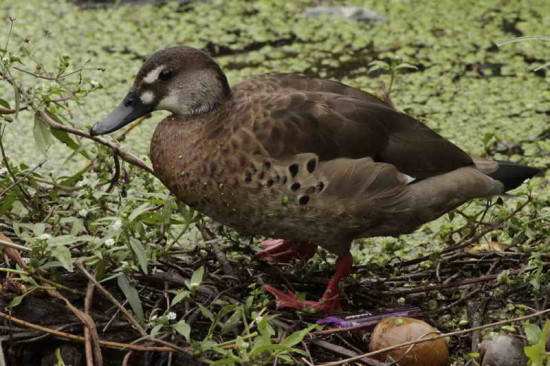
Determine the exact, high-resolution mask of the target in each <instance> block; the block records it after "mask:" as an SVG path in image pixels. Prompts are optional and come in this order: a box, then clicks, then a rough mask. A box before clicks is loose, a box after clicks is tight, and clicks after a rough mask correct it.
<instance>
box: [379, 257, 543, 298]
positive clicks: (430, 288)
mask: <svg viewBox="0 0 550 366" xmlns="http://www.w3.org/2000/svg"><path fill="white" fill-rule="evenodd" d="M542 265H543V266H544V267H546V266H549V265H550V263H543V264H542ZM534 269H536V268H518V269H514V270H512V271H509V272H508V274H509V275H516V274H519V273H521V272H527V271H532V270H534ZM501 273H502V272H501ZM501 273H498V274H493V275H485V276H481V277H477V278H470V279H467V280H463V281H457V282H450V283H443V284H439V285H428V286H419V287H413V288H410V289H402V290H393V291H385V292H383V294H384V295H390V296H398V295H409V294H416V293H419V292H428V291H436V290H442V289H444V288H449V287H458V286H466V285H471V284H472V283H478V282H487V281H491V280H494V279H496V278H498V276H500V275H501Z"/></svg>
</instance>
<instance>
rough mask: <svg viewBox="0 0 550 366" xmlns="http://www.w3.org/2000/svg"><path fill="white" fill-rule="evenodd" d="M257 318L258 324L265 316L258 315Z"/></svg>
mask: <svg viewBox="0 0 550 366" xmlns="http://www.w3.org/2000/svg"><path fill="white" fill-rule="evenodd" d="M255 320H256V324H258V323H261V321H262V320H264V317H263V316H261V315H258V316H257V317H256V319H255Z"/></svg>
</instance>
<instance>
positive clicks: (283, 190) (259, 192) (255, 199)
mask: <svg viewBox="0 0 550 366" xmlns="http://www.w3.org/2000/svg"><path fill="white" fill-rule="evenodd" d="M158 110H164V111H168V112H171V115H169V116H168V117H166V118H165V119H164V120H162V121H161V122H160V123H159V124H158V125H157V127H156V130H155V132H154V134H153V137H152V139H151V146H150V157H151V161H152V164H153V169H154V172H155V175H156V176H157V177H158V178H159V179H160V181H161V182H162V183H163V184H164V185H165V186H166V187H167V188H168V190H169V191H170V192H172V193H173V194H174V195H175V196H176V197H177V199H179V200H181V201H182V202H183V203H185V204H186V205H188V206H189V207H191V208H193V209H195V210H197V211H199V212H201V213H203V214H204V215H206V216H209V217H211V218H212V219H214V220H216V221H217V222H220V223H222V224H224V225H228V226H230V227H232V228H234V229H236V230H237V231H238V232H240V233H241V234H243V235H256V236H262V237H265V238H272V239H266V240H264V241H263V242H262V243H261V247H263V251H261V252H259V253H258V254H257V255H256V257H257V258H258V259H264V260H266V261H268V262H288V261H291V260H294V259H300V260H308V259H309V258H311V257H312V256H313V255H314V254H315V252H316V248H317V247H318V246H320V247H321V248H324V249H326V250H327V251H328V252H330V253H333V254H335V255H336V256H337V259H336V262H335V270H334V274H333V276H332V278H331V280H330V282H329V283H328V286H327V288H326V290H325V292H324V293H323V295H322V298H321V299H319V300H318V301H304V300H302V299H300V298H299V297H298V296H297V295H296V294H295V293H293V292H284V291H282V290H279V289H277V288H275V287H273V286H270V285H266V286H264V289H265V290H266V291H267V292H269V293H271V294H272V295H273V296H274V297H275V300H276V306H277V307H289V308H296V309H302V310H305V309H313V310H315V311H319V312H332V311H335V310H338V309H339V306H340V302H339V294H340V288H339V283H340V281H341V280H342V279H343V278H345V277H347V276H348V275H349V274H350V273H351V272H352V267H353V258H352V255H351V253H350V248H351V245H352V242H353V241H354V239H358V238H370V237H377V236H398V235H402V234H407V233H411V232H413V231H414V230H416V229H417V228H419V227H420V226H421V225H423V224H425V223H427V222H430V221H432V220H435V219H437V218H438V217H440V216H442V215H444V214H445V213H447V212H449V211H450V210H453V209H454V208H456V207H458V206H460V205H461V204H463V203H465V202H467V201H469V200H471V199H475V198H486V197H491V196H494V195H501V194H504V193H505V192H507V191H509V190H511V189H514V188H516V187H518V186H519V185H521V184H522V183H523V182H524V181H525V180H526V179H529V178H531V177H533V176H535V175H536V174H538V173H539V169H537V168H533V167H529V166H525V165H520V164H516V163H512V162H503V161H495V160H491V159H487V158H480V157H471V156H470V155H468V154H467V153H466V152H464V151H463V150H462V149H460V148H459V147H458V146H456V145H455V144H453V143H452V142H450V141H449V140H447V139H445V138H443V137H442V136H440V135H439V134H438V133H436V132H434V131H433V130H431V129H430V128H428V127H427V126H426V125H424V124H423V123H421V122H419V121H418V120H416V119H415V118H413V117H411V116H409V115H407V114H405V113H402V112H400V111H398V110H397V109H395V108H394V107H393V105H392V104H391V103H389V102H387V101H384V100H382V99H380V98H378V97H376V96H375V95H373V94H370V93H367V92H365V91H363V90H360V89H357V88H353V87H350V86H347V85H344V84H342V83H339V82H336V81H331V80H326V79H321V78H311V77H306V76H301V75H295V74H283V73H272V74H265V75H258V76H254V77H251V78H250V79H248V80H245V81H242V82H240V83H237V84H235V85H233V86H230V85H229V83H228V80H227V77H226V75H225V74H224V72H223V71H222V69H221V68H220V66H219V65H218V64H217V63H216V62H215V60H214V59H213V58H212V57H210V56H209V55H208V54H207V53H205V52H203V51H201V50H199V49H196V48H192V47H187V46H175V47H169V48H166V49H162V50H160V51H157V52H155V53H154V54H152V55H151V56H149V57H148V58H147V59H146V60H145V62H144V63H143V65H142V66H141V68H140V69H139V71H138V73H137V75H136V77H135V81H134V83H133V85H132V87H131V89H130V91H129V92H128V94H127V95H126V96H125V97H124V99H123V101H122V102H121V103H120V105H119V106H118V107H116V108H115V110H114V111H113V112H112V113H111V114H109V115H108V116H107V117H105V118H104V119H103V120H101V121H100V122H98V123H96V124H95V125H93V127H92V128H91V130H90V134H91V135H94V136H96V135H103V134H108V133H111V132H113V131H116V130H118V129H120V128H122V127H124V126H125V125H127V124H129V123H131V122H132V121H134V120H136V119H137V118H139V117H142V116H145V115H147V114H149V113H152V112H154V111H158Z"/></svg>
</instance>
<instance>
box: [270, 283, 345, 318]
mask: <svg viewBox="0 0 550 366" xmlns="http://www.w3.org/2000/svg"><path fill="white" fill-rule="evenodd" d="M263 289H264V291H266V292H269V293H270V294H271V295H273V296H274V297H275V305H276V306H277V308H294V309H298V310H305V311H308V310H314V311H318V312H323V313H331V312H334V311H336V310H338V309H340V301H339V296H338V295H335V296H332V297H330V298H326V297H325V296H323V298H321V300H319V301H304V300H300V299H299V298H298V296H296V294H295V293H294V292H291V291H290V292H286V293H285V292H283V291H281V290H278V289H276V288H275V287H273V286H269V285H266V286H264V287H263Z"/></svg>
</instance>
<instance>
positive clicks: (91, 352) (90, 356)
mask: <svg viewBox="0 0 550 366" xmlns="http://www.w3.org/2000/svg"><path fill="white" fill-rule="evenodd" d="M94 289H95V286H94V283H93V282H92V281H89V282H88V288H87V290H86V297H85V298H84V312H85V313H86V314H87V315H88V316H89V317H90V319H92V317H91V315H90V310H91V308H92V299H93V297H94ZM96 328H97V327H96ZM97 335H98V334H97V331H96V332H95V336H97ZM84 338H85V339H86V343H85V344H84V345H85V350H86V362H88V363H89V364H90V365H93V364H94V363H93V361H94V360H95V364H96V365H97V366H103V355H102V354H101V348H100V347H99V337H97V338H96V337H94V335H93V334H92V333H91V332H90V330H89V329H88V328H85V329H84Z"/></svg>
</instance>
